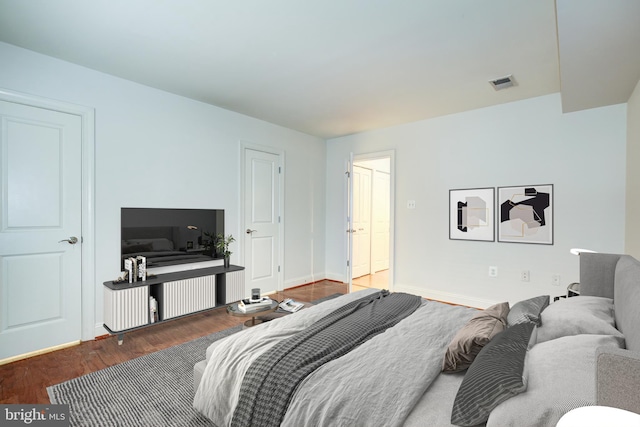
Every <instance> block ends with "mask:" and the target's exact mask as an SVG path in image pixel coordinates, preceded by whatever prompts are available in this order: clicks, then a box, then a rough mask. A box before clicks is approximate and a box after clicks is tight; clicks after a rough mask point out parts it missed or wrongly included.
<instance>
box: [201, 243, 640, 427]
mask: <svg viewBox="0 0 640 427" xmlns="http://www.w3.org/2000/svg"><path fill="white" fill-rule="evenodd" d="M584 255H585V254H583V255H581V282H584V283H583V289H582V295H581V296H578V297H573V298H566V299H561V300H559V301H558V302H554V303H552V304H549V297H548V296H545V295H540V296H537V297H534V298H530V299H527V300H524V301H520V302H518V303H516V304H514V305H513V306H511V307H510V306H509V304H507V303H500V304H496V305H494V306H492V307H489V308H487V309H486V310H476V309H472V308H468V307H460V306H453V305H448V304H443V303H439V302H434V301H424V300H421V299H418V302H417V303H416V302H415V301H416V300H415V299H412V298H411V296H408V297H404V296H403V297H397V296H396V295H397V294H390V295H381V293H380V292H379V291H375V290H364V291H360V292H356V293H352V294H348V295H344V296H341V297H339V298H336V299H333V300H330V301H326V302H324V303H322V304H318V305H316V306H313V307H311V308H309V309H305V310H301V311H299V312H297V313H295V314H293V315H289V316H285V317H282V318H280V319H276V320H273V321H271V322H268V323H265V324H262V325H260V326H258V327H255V328H250V329H247V330H245V331H243V332H241V333H238V334H235V335H232V336H230V337H228V338H226V339H224V340H221V341H218V342H215V343H213V344H212V345H211V347H209V349H208V350H207V352H206V358H205V360H204V361H203V362H201V363H199V364H198V365H196V367H195V368H194V381H195V383H196V384H195V386H196V392H195V397H194V408H195V409H196V410H198V411H199V412H201V413H203V414H204V415H206V416H207V417H208V418H209V419H211V420H212V421H213V423H214V424H215V425H216V426H218V427H223V426H247V425H251V426H258V425H283V426H302V425H304V426H408V427H414V426H416V427H417V426H451V425H469V426H472V425H486V426H490V427H493V426H499V427H503V426H518V427H520V426H555V425H556V423H557V422H558V420H559V419H560V418H561V417H562V416H563V415H564V414H565V413H566V412H568V411H570V410H571V409H574V408H578V407H582V406H591V405H596V404H606V405H608V406H616V407H620V408H622V409H627V410H631V411H635V412H638V410H640V402H638V401H637V399H638V398H637V397H635V396H636V395H637V393H636V392H635V391H634V390H637V387H638V385H639V384H640V378H638V375H640V374H638V372H640V362H639V360H640V357H638V353H637V352H638V351H640V332H638V330H637V328H636V327H635V326H636V325H638V324H640V315H638V313H637V310H636V309H635V307H637V306H638V305H639V304H640V263H638V261H636V260H635V259H633V258H631V257H628V256H620V255H606V254H589V256H587V257H585V256H584ZM586 275H589V276H590V277H588V278H587V277H585V276H586ZM391 297H393V298H397V299H400V298H404V299H405V300H406V301H411V302H410V303H407V305H411V307H409V308H407V311H408V313H405V314H404V315H403V316H401V318H400V319H397V320H393V321H389V319H388V318H387V317H386V315H384V316H380V317H384V321H385V322H387V323H389V324H388V325H386V326H389V327H386V328H382V329H381V330H378V327H377V326H376V325H375V322H373V321H369V320H368V318H366V319H367V320H364V321H362V322H361V323H363V324H366V325H367V327H369V329H371V330H372V331H373V333H371V334H370V335H367V334H368V332H367V331H365V332H362V331H359V332H358V333H360V335H359V337H358V338H356V344H355V345H353V346H352V347H353V348H349V349H348V350H347V351H344V354H338V355H337V357H335V358H333V357H331V358H328V359H327V360H324V361H323V363H322V364H320V365H318V366H313V367H312V369H310V370H309V372H305V373H304V375H302V376H301V377H298V374H297V372H298V369H297V368H295V369H291V370H289V369H288V368H286V366H289V365H287V363H289V362H282V361H280V359H283V360H284V358H286V357H287V356H288V355H289V356H291V355H292V354H293V353H295V351H296V350H295V349H296V348H297V346H298V344H295V345H294V344H292V343H294V342H295V340H296V339H298V340H300V339H299V338H296V337H299V336H300V334H305V333H307V331H309V330H310V329H313V328H314V327H316V326H315V325H317V324H318V323H321V322H322V321H325V320H324V319H326V318H329V317H330V316H332V315H334V313H336V312H338V313H340V312H345V311H349V310H351V309H352V307H354V306H357V305H364V306H369V305H371V304H378V302H377V301H391V300H392V299H393V298H391ZM387 298H388V299H387ZM371 301H375V303H371ZM380 304H381V306H382V304H383V303H380ZM384 304H386V303H384ZM389 304H391V303H389ZM413 305H415V307H413ZM391 311H396V309H395V308H394V309H393V310H391ZM345 318H346V317H345ZM341 321H342V320H341ZM347 324H349V323H348V322H347ZM349 325H351V324H349ZM350 328H351V326H350V327H349V328H342V329H350ZM353 329H358V327H354V328H353ZM340 333H342V332H340ZM319 334H320V335H322V332H320V333H319ZM363 334H364V335H363ZM325 335H331V337H333V336H335V335H336V333H335V332H333V331H332V332H330V333H328V334H326V333H325ZM325 338H326V337H325ZM301 341H302V342H306V338H305V339H302V340H301ZM339 341H340V346H341V345H342V343H343V342H344V340H343V339H342V338H340V340H339ZM310 348H312V349H313V348H315V347H314V346H311V347H310ZM340 348H341V347H340ZM279 351H280V353H278V352H279ZM318 351H319V353H318V354H319V356H318V357H316V356H312V355H311V354H312V353H311V350H306V349H304V350H303V351H302V353H303V354H307V353H308V354H309V355H310V356H309V360H312V362H309V360H303V361H302V365H305V364H307V365H313V363H315V360H316V359H318V358H326V354H325V353H326V352H325V350H324V347H323V348H320V349H319V350H318ZM283 353H284V354H283ZM338 353H340V352H338ZM274 359H278V363H284V366H285V368H279V366H278V364H277V363H276V362H275V361H274ZM303 359H304V358H303ZM307 362H309V363H307ZM291 363H293V365H291V366H296V367H297V366H298V365H300V361H299V360H297V361H294V362H291ZM443 369H444V371H443ZM634 373H635V374H634ZM634 375H635V376H634ZM612 382H614V383H615V384H613V385H612ZM607 387H609V389H607ZM625 387H628V390H629V392H625ZM282 390H284V394H280V393H282ZM621 390H622V391H621ZM634 399H635V400H634ZM603 402H604V403H603Z"/></svg>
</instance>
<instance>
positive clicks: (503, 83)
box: [489, 74, 515, 90]
mask: <svg viewBox="0 0 640 427" xmlns="http://www.w3.org/2000/svg"><path fill="white" fill-rule="evenodd" d="M489 83H491V86H493V88H494V89H495V90H501V89H506V88H508V87H511V86H514V85H515V80H514V79H513V76H512V75H511V74H509V75H508V76H504V77H500V78H499V79H495V80H489Z"/></svg>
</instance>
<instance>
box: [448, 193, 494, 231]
mask: <svg viewBox="0 0 640 427" xmlns="http://www.w3.org/2000/svg"><path fill="white" fill-rule="evenodd" d="M494 206H495V189H494V188H493V187H492V188H469V189H462V190H449V239H451V240H479V241H485V242H493V241H494V240H495V211H494V209H495V208H494Z"/></svg>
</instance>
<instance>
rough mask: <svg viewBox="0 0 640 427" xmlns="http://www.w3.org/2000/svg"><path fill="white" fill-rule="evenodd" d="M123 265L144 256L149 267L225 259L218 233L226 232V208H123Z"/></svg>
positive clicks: (121, 263) (121, 265) (122, 268)
mask: <svg viewBox="0 0 640 427" xmlns="http://www.w3.org/2000/svg"><path fill="white" fill-rule="evenodd" d="M120 225H121V227H120V241H121V245H120V247H121V251H120V268H121V270H124V260H125V259H127V258H131V257H133V258H135V257H137V256H144V257H146V258H147V268H153V267H164V266H169V265H176V264H186V263H193V262H203V261H211V260H214V259H223V258H224V257H223V256H222V254H218V253H216V250H215V247H214V242H213V240H214V239H215V236H217V235H218V234H222V235H224V210H223V209H159V208H121V211H120Z"/></svg>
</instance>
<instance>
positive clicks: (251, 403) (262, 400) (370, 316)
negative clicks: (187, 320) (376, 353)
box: [231, 291, 421, 427]
mask: <svg viewBox="0 0 640 427" xmlns="http://www.w3.org/2000/svg"><path fill="white" fill-rule="evenodd" d="M420 305H421V299H420V297H417V296H415V295H408V294H389V292H387V291H381V292H379V293H377V294H373V295H368V296H365V297H364V298H361V299H359V300H356V301H354V302H351V303H349V304H347V305H345V306H343V307H340V308H339V309H337V310H336V311H334V312H332V313H331V314H329V315H328V316H326V317H324V318H322V319H321V320H319V321H318V322H316V323H315V324H313V325H312V326H311V327H310V328H308V329H306V330H305V331H302V332H300V333H298V334H296V335H295V336H293V337H291V338H289V339H287V340H285V341H282V342H281V343H279V344H278V345H276V346H274V347H273V348H271V349H270V350H269V351H267V352H266V353H265V354H263V355H262V356H261V357H260V358H258V359H257V360H256V361H254V362H253V364H252V365H251V367H250V368H249V370H248V371H247V373H246V375H245V377H244V379H243V383H242V386H241V388H240V399H239V401H238V406H237V407H236V410H235V413H234V416H233V420H232V423H231V425H232V427H262V426H265V427H266V426H279V425H280V423H281V421H282V418H283V417H284V414H285V412H286V410H287V406H288V405H289V401H290V399H291V396H292V395H293V392H294V391H295V389H296V387H297V386H298V384H299V383H300V382H301V381H302V380H303V379H304V378H306V376H307V375H309V374H310V373H311V372H313V371H315V370H316V369H317V368H318V367H320V366H322V365H323V364H325V363H327V362H329V361H331V360H334V359H337V358H339V357H341V356H343V355H344V354H346V353H348V352H349V351H351V350H352V349H353V348H355V347H357V346H358V345H360V344H362V343H363V342H365V341H367V340H368V339H370V338H371V337H373V336H375V335H377V334H379V333H381V332H383V331H385V330H386V329H387V328H390V327H392V326H394V325H395V324H397V323H398V322H399V321H400V320H402V319H404V318H405V317H407V316H409V315H410V314H411V313H413V312H414V311H415V310H416V309H417V308H418V307H419V306H420Z"/></svg>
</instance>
